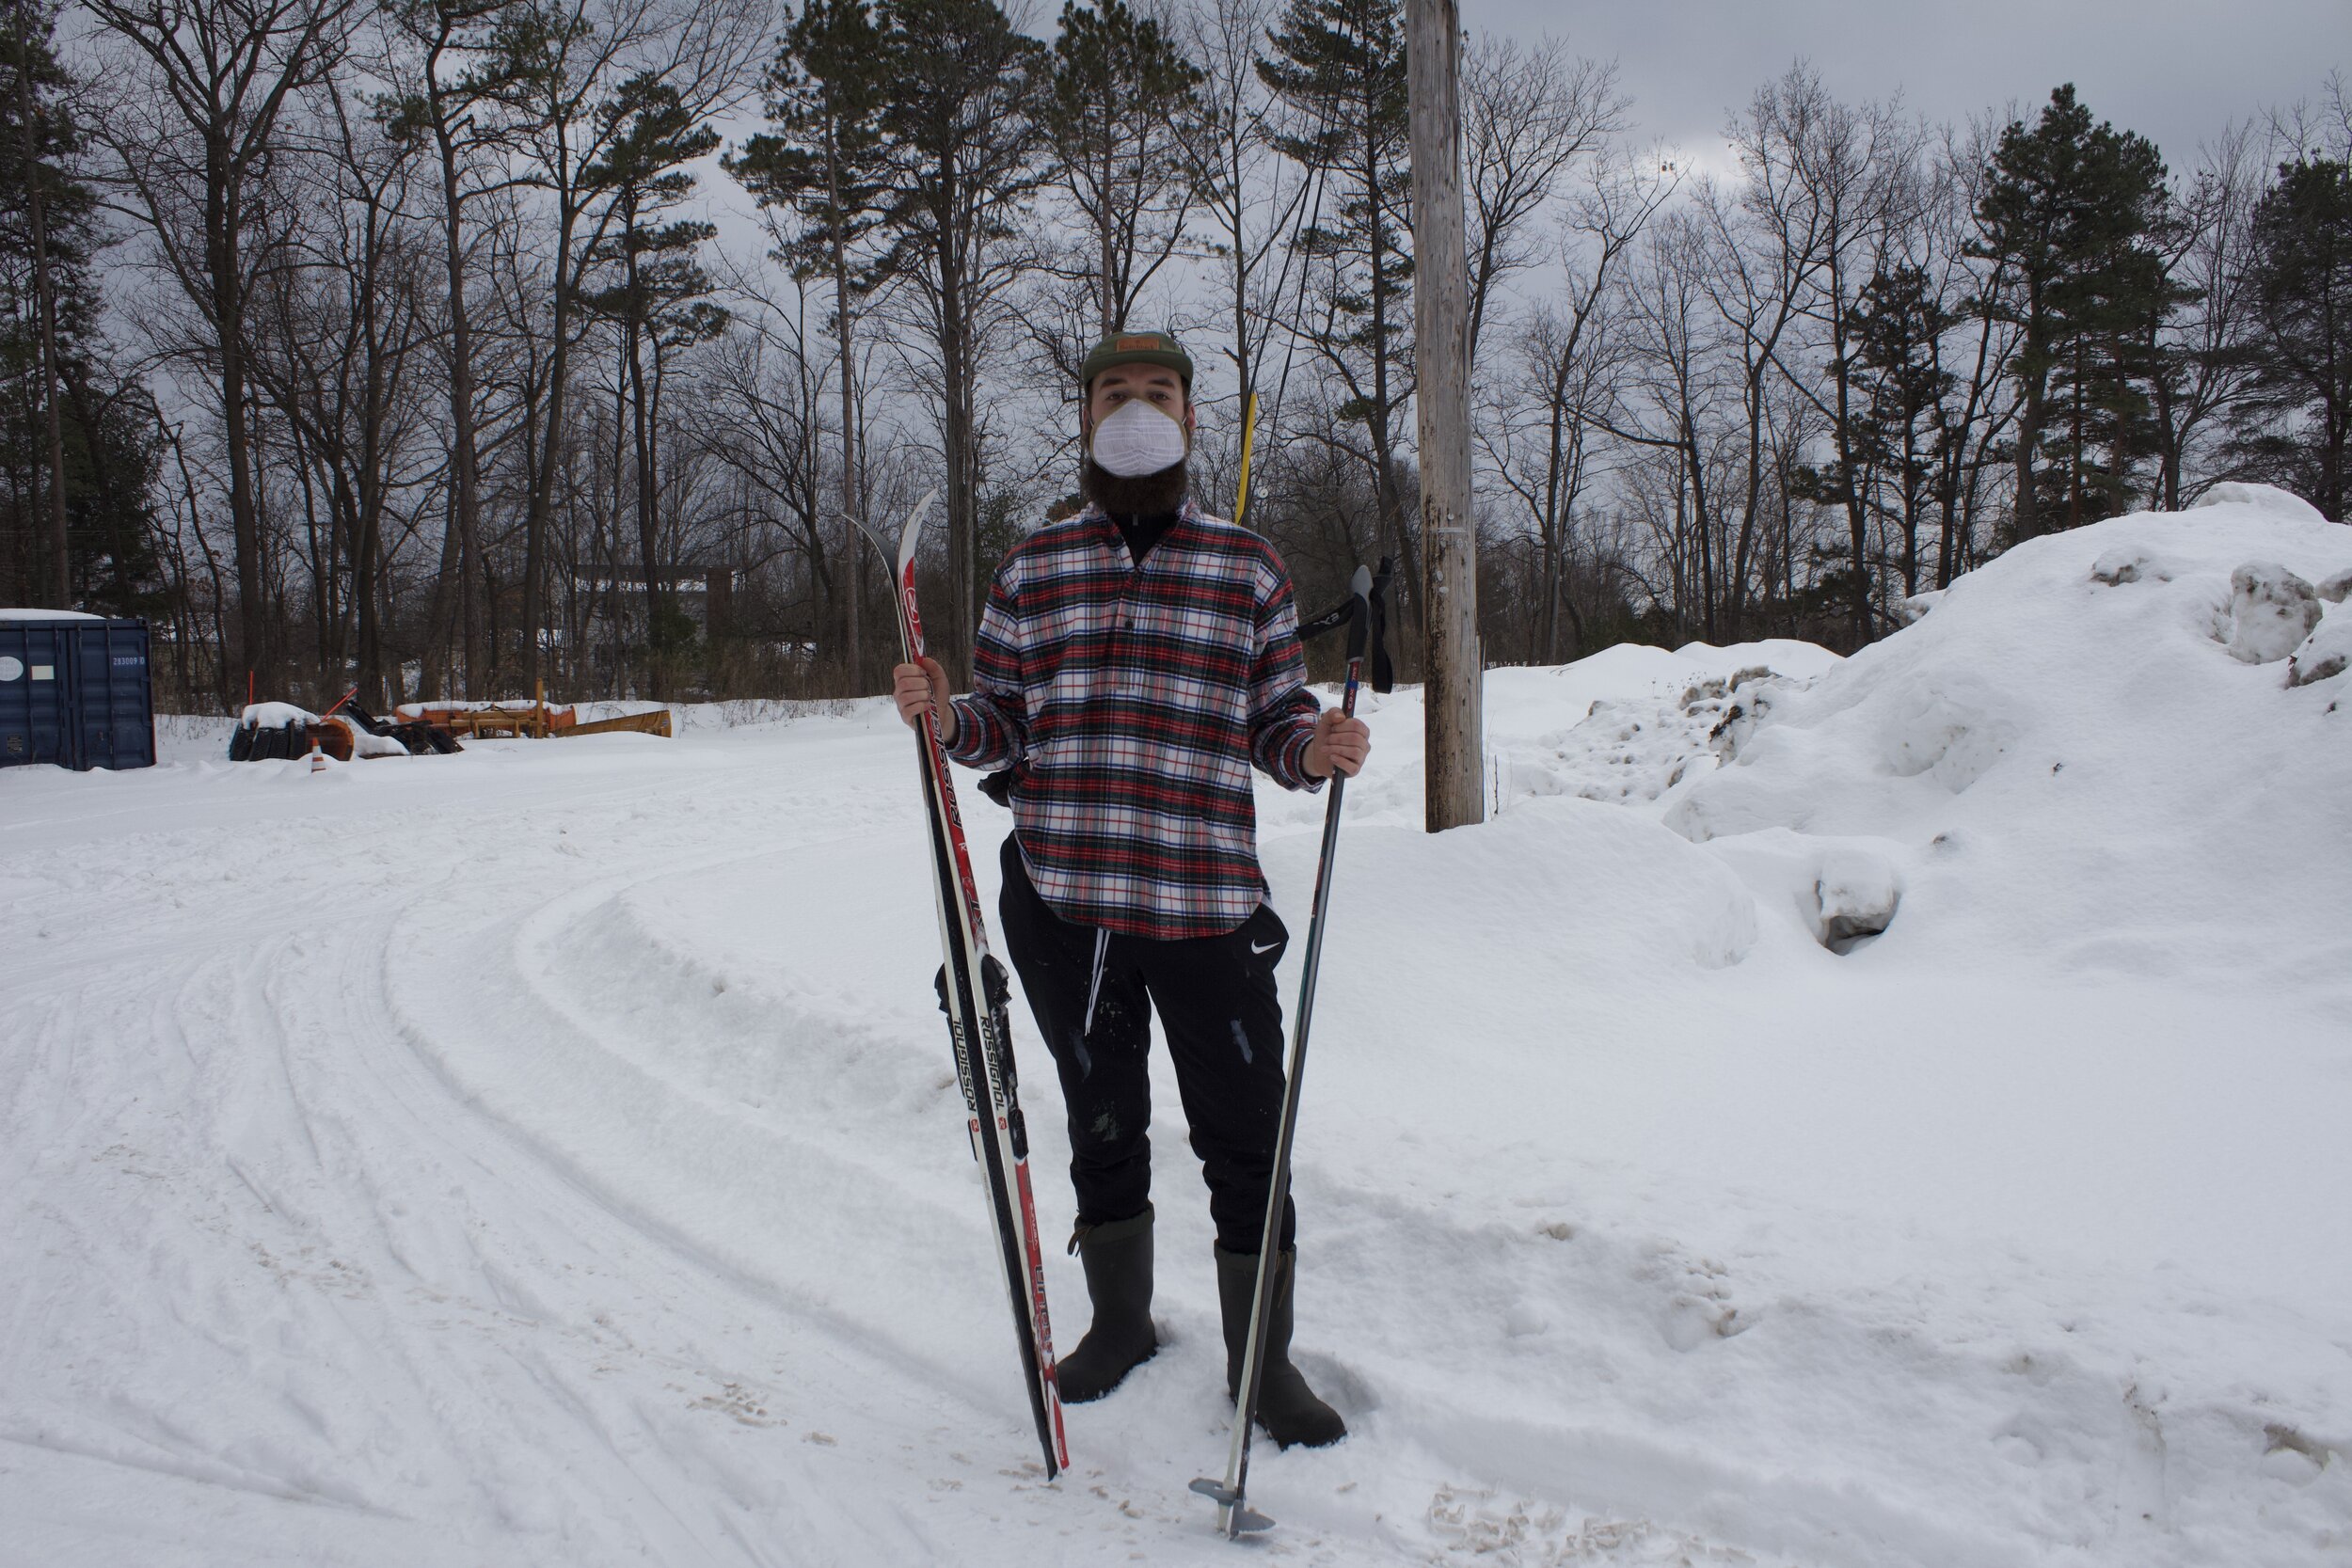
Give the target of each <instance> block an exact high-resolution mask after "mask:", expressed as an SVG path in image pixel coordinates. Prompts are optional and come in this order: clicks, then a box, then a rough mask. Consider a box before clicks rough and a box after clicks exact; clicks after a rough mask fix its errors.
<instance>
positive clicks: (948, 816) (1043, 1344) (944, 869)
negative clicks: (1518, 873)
mask: <svg viewBox="0 0 2352 1568" xmlns="http://www.w3.org/2000/svg"><path fill="white" fill-rule="evenodd" d="M938 494H939V492H938V491H936V490H934V491H932V492H931V493H930V495H928V496H925V497H924V498H923V499H921V500H919V501H917V502H915V504H914V511H912V512H910V513H908V514H907V520H906V526H905V528H904V529H902V530H901V531H899V535H898V539H896V540H895V541H894V540H891V539H888V538H886V537H884V536H883V535H882V533H881V532H880V531H876V530H874V529H872V528H870V527H867V525H866V524H865V523H864V522H863V521H860V522H859V525H858V526H859V528H860V530H861V531H864V532H865V534H866V537H867V538H868V539H870V540H871V541H873V545H874V547H875V548H876V549H878V550H880V551H881V552H882V559H883V560H884V561H886V562H890V564H891V568H892V574H891V582H892V587H893V588H894V589H895V591H896V592H895V595H894V596H895V597H896V599H897V601H898V647H899V650H900V651H901V652H902V653H903V654H904V655H905V657H906V660H907V662H908V663H910V664H917V663H920V662H921V661H922V658H923V619H922V617H921V616H920V615H919V614H917V613H916V611H915V606H914V551H915V546H916V545H917V544H918V543H919V542H920V541H921V539H922V533H923V517H924V515H925V514H926V513H928V512H929V511H930V505H931V501H932V499H933V498H934V497H936V496H937V495H938ZM915 734H916V736H917V740H918V746H917V749H918V751H919V752H920V753H921V760H922V770H923V808H924V811H925V813H926V814H927V815H928V816H929V817H930V842H931V873H932V879H933V883H934V887H933V891H934V892H935V893H936V894H937V895H938V897H937V902H938V906H939V943H940V948H941V951H942V952H943V954H944V955H945V957H946V962H944V963H943V964H941V966H940V970H939V974H938V976H937V978H936V979H935V980H934V981H933V984H934V985H935V986H936V988H937V989H938V991H939V1007H940V1011H942V1012H944V1013H946V1015H947V1034H948V1037H949V1039H950V1041H951V1042H952V1044H953V1045H954V1048H955V1056H956V1081H957V1082H958V1083H959V1084H960V1085H962V1088H963V1104H964V1109H965V1111H966V1112H967V1113H968V1115H969V1125H970V1130H971V1134H972V1157H973V1158H974V1159H976V1160H977V1161H978V1162H979V1163H980V1166H981V1168H982V1169H983V1170H984V1171H985V1172H986V1173H987V1176H988V1218H989V1226H990V1228H991V1230H992V1231H993V1235H994V1237H995V1242H996V1252H997V1257H998V1259H999V1261H1000V1263H1001V1264H1002V1266H1003V1269H1004V1275H1005V1287H1006V1290H1007V1291H1008V1293H1009V1295H1010V1296H1011V1298H1012V1318H1013V1329H1014V1332H1015V1334H1016V1335H1017V1336H1018V1338H1019V1339H1020V1343H1021V1368H1022V1371H1023V1373H1024V1374H1025V1377H1026V1380H1027V1382H1028V1387H1029V1414H1030V1416H1031V1417H1032V1418H1035V1420H1036V1422H1037V1440H1038V1446H1039V1447H1040V1448H1041V1449H1043V1450H1044V1454H1045V1478H1046V1479H1047V1480H1048V1481H1051V1480H1052V1479H1053V1478H1054V1477H1056V1476H1057V1475H1059V1474H1060V1473H1061V1472H1062V1470H1063V1469H1064V1468H1066V1467H1067V1466H1068V1465H1069V1464H1070V1448H1069V1444H1068V1441H1067V1439H1066V1438H1065V1437H1064V1435H1063V1433H1062V1418H1061V1386H1060V1385H1059V1384H1058V1383H1057V1382H1056V1381H1055V1375H1054V1333H1053V1328H1052V1325H1051V1324H1050V1323H1048V1321H1047V1319H1046V1315H1045V1258H1044V1251H1043V1249H1042V1248H1041V1246H1040V1245H1039V1243H1038V1233H1037V1204H1036V1202H1035V1201H1034V1200H1033V1199H1032V1197H1031V1196H1030V1192H1029V1132H1028V1127H1027V1124H1026V1123H1025V1122H1024V1121H1023V1120H1022V1117H1021V1100H1020V1095H1019V1092H1018V1085H1017V1084H1016V1082H1015V1079H1014V1075H1013V1065H1012V1030H1011V1027H1010V1022H1009V1017H1008V1013H1007V1004H1008V1002H1009V997H1010V988H1009V986H1008V985H1007V983H1006V979H1005V966H1004V965H1002V964H1000V963H998V962H997V961H996V958H995V955H993V954H992V953H991V952H990V951H989V950H988V923H987V922H986V921H985V920H983V919H982V918H981V915H980V895H979V890H978V888H977V886H975V884H974V882H973V880H972V855H971V851H970V849H969V848H968V847H966V846H965V844H964V838H963V816H962V813H961V812H960V811H958V810H957V808H956V786H955V784H954V782H953V781H952V780H951V779H950V778H949V776H948V773H947V752H946V746H945V744H944V743H943V742H942V741H941V739H940V736H939V716H938V714H937V712H936V711H933V712H931V713H930V714H929V715H927V716H926V718H925V721H924V722H923V723H922V724H921V725H920V726H919V727H918V728H917V729H916V731H915Z"/></svg>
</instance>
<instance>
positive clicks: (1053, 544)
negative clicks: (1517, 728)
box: [896, 332, 1372, 1448]
mask: <svg viewBox="0 0 2352 1568" xmlns="http://www.w3.org/2000/svg"><path fill="white" fill-rule="evenodd" d="M1079 385H1080V390H1081V402H1082V408H1081V413H1080V420H1079V435H1080V436H1081V438H1082V440H1083V442H1084V445H1085V449H1086V455H1085V458H1084V466H1083V469H1082V478H1081V490H1082V493H1083V494H1084V496H1085V498H1086V500H1087V503H1088V504H1087V506H1086V508H1085V510H1084V511H1082V512H1080V513H1078V514H1077V515H1075V516H1073V517H1070V518H1067V519H1065V520H1064V521H1061V522H1057V523H1048V524H1046V525H1045V526H1044V527H1042V528H1041V529H1039V530H1038V531H1036V532H1034V533H1032V534H1030V535H1029V536H1028V537H1026V538H1025V539H1024V540H1022V541H1021V543H1020V544H1018V545H1016V546H1014V547H1013V549H1012V551H1011V552H1010V553H1009V555H1007V556H1006V558H1005V562H1004V564H1003V565H1002V566H1001V567H999V568H998V570H997V573H996V577H995V580H994V581H993V584H992V585H991V587H990V589H989V596H988V608H987V610H986V611H985V612H984V613H983V615H982V617H981V621H980V628H979V636H978V641H977V648H976V649H975V651H974V656H973V689H972V691H971V692H970V693H969V694H967V695H964V696H961V697H953V698H950V697H949V695H948V688H947V680H946V673H945V672H944V671H943V670H942V669H941V668H940V666H939V664H938V662H937V661H936V660H925V661H924V662H923V663H922V664H921V665H914V664H902V665H900V666H899V667H898V671H897V676H896V683H897V695H898V707H899V711H900V712H901V714H903V715H904V717H905V718H906V720H907V721H908V722H909V723H910V724H912V723H916V722H919V721H920V720H921V718H922V714H923V710H924V709H925V708H926V707H927V706H935V707H936V709H937V712H938V715H939V725H940V732H941V734H942V735H943V736H945V737H946V742H947V754H948V755H949V756H950V757H952V758H954V759H955V760H956V761H958V762H960V763H963V764H965V765H966V766H968V767H973V768H1006V767H1009V768H1010V769H1011V797H1010V798H1011V804H1012V810H1013V832H1012V833H1011V835H1010V836H1009V837H1008V838H1007V839H1006V840H1005V847H1004V873H1005V882H1004V898H1003V903H1002V906H1001V918H1002V929H1003V932H1004V937H1005V945H1006V947H1007V949H1008V951H1009V953H1010V955H1011V958H1012V962H1013V968H1014V969H1015V970H1016V971H1017V972H1018V973H1019V974H1020V976H1021V984H1022V989H1023V990H1025V992H1026V993H1027V995H1028V998H1029V1006H1030V1009H1031V1010H1032V1011H1033V1012H1034V1013H1035V1014H1036V1016H1037V1023H1038V1029H1039V1032H1040V1033H1041V1034H1042V1035H1043V1036H1044V1037H1045V1043H1046V1046H1047V1049H1049V1050H1050V1051H1051V1052H1052V1053H1053V1056H1054V1065H1055V1067H1056V1068H1057V1069H1058V1070H1059V1073H1060V1077H1061V1085H1062V1094H1063V1098H1064V1100H1065V1101H1067V1103H1068V1106H1069V1113H1070V1149H1071V1161H1070V1179H1071V1182H1072V1185H1073V1187H1074V1188H1075V1189H1076V1192H1077V1227H1076V1232H1075V1234H1074V1235H1073V1237H1072V1238H1071V1247H1072V1250H1073V1251H1074V1252H1076V1253H1077V1254H1078V1257H1079V1259H1080V1260H1081V1262H1082V1263H1083V1264H1084V1265H1085V1268H1086V1279H1087V1291H1088V1294H1089V1296H1090V1297H1091V1298H1092V1303H1093V1307H1094V1322H1093V1325H1092V1326H1091V1328H1089V1331H1088V1333H1087V1336H1086V1338H1084V1339H1083V1340H1081V1341H1080V1342H1079V1344H1078V1347H1077V1349H1075V1350H1073V1351H1072V1352H1071V1353H1070V1354H1068V1355H1066V1356H1064V1357H1063V1358H1062V1360H1061V1364H1060V1371H1059V1378H1060V1384H1061V1395H1062V1398H1063V1399H1064V1400H1065V1401H1068V1402H1073V1403H1077V1402H1085V1401H1088V1400H1095V1399H1100V1398H1102V1397H1103V1396H1104V1394H1107V1393H1109V1392H1110V1391H1111V1390H1112V1389H1113V1388H1114V1387H1116V1386H1118V1385H1119V1383H1120V1379H1122V1378H1124V1377H1125V1376H1126V1375H1127V1373H1128V1372H1129V1371H1131V1370H1134V1369H1135V1368H1136V1367H1137V1366H1139V1365H1141V1364H1142V1363H1143V1362H1144V1361H1146V1360H1149V1359H1150V1358H1151V1356H1152V1353H1153V1352H1154V1351H1156V1350H1157V1349H1158V1348H1159V1337H1158V1335H1157V1333H1156V1332H1155V1330H1154V1329H1153V1328H1152V1315H1151V1307H1152V1200H1151V1181H1152V1147H1151V1138H1150V1127H1151V1118H1152V1087H1151V1074H1150V1070H1149V1053H1150V1050H1151V1042H1152V1033H1151V1020H1152V1014H1153V1013H1157V1014H1158V1015H1159V1020H1160V1026H1161V1028H1162V1030H1163V1031H1164V1032H1165V1033H1166V1035H1167V1037H1168V1054H1169V1057H1170V1060H1171V1061H1172V1062H1173V1064H1174V1066H1175V1069H1176V1084H1177V1088H1178V1090H1179V1092H1180V1094H1181V1096H1182V1098H1183V1101H1184V1117H1185V1119H1186V1121H1188V1122H1189V1123H1190V1125H1191V1130H1192V1148H1193V1152H1194V1153H1195V1154H1197V1155H1198V1156H1199V1157H1200V1164H1201V1175H1202V1177H1203V1179H1204V1180H1206V1182H1207V1184H1208V1188H1209V1213H1210V1217H1211V1218H1212V1220H1213V1221H1214V1222H1215V1224H1216V1280H1217V1299H1218V1303H1219V1305H1220V1307H1221V1308H1222V1311H1223V1315H1224V1325H1225V1349H1226V1370H1225V1381H1226V1391H1227V1394H1228V1396H1229V1397H1230V1396H1231V1395H1232V1393H1233V1392H1234V1391H1235V1388H1236V1386H1237V1385H1238V1384H1239V1382H1240V1379H1241V1358H1242V1350H1243V1341H1244V1339H1245V1338H1246V1337H1247V1335H1248V1328H1249V1315H1250V1308H1251V1305H1252V1300H1253V1297H1254V1294H1255V1291H1256V1289H1257V1269H1258V1255H1259V1249H1260V1243H1261V1241H1262V1238H1263V1227H1264V1225H1265V1219H1266V1198H1267V1192H1268V1188H1269V1186H1270V1184H1271V1181H1272V1177H1273V1165H1274V1148H1275V1141H1276V1135H1277V1132H1278V1130H1279V1120H1280V1117H1281V1108H1282V1088H1283V1083H1282V1059H1283V1037H1282V1006H1281V1002H1280V1000H1279V996H1278V995H1277V993H1276V990H1275V978H1274V976H1275V966H1276V965H1277V964H1278V963H1279V962H1280V960H1281V957H1282V950H1283V947H1284V945H1285V944H1286V943H1287V942H1288V940H1289V933H1288V932H1287V931H1286V930H1285V929H1284V927H1283V925H1282V922H1281V920H1280V918H1279V917H1278V916H1277V915H1276V914H1275V912H1274V910H1273V908H1272V906H1271V905H1269V904H1268V903H1267V902H1266V882H1265V877H1264V874H1263V872H1262V871H1261V870H1260V869H1259V866H1258V852H1257V813H1256V807H1255V803H1254V801H1253V800H1252V797H1251V794H1250V768H1251V766H1252V765H1253V764H1254V765H1255V766H1256V767H1257V768H1260V769H1261V770H1263V772H1264V773H1266V774H1267V775H1268V776H1269V777H1271V778H1272V779H1274V780H1275V781H1276V782H1277V783H1278V784H1282V785H1283V786H1284V787H1286V788H1290V789H1316V788H1319V787H1321V785H1322V784H1323V782H1324V781H1325V780H1327V779H1328V778H1329V777H1330V776H1331V774H1333V773H1334V772H1338V773H1341V774H1344V775H1347V776H1350V777H1353V776H1354V775H1355V773H1356V772H1357V770H1358V769H1359V768H1361V767H1362V766H1363V762H1364V758H1365V757H1366V755H1367V754H1369V752H1370V750H1371V744H1372V740H1371V733H1370V731H1369V730H1368V729H1366V727H1365V725H1364V724H1363V722H1362V721H1360V720H1357V719H1352V718H1348V717H1345V716H1343V715H1342V714H1341V713H1340V712H1339V711H1338V710H1337V709H1332V710H1329V711H1323V710H1322V708H1321V705H1320V704H1318V703H1317V702H1316V700H1315V697H1314V694H1313V693H1312V692H1311V691H1309V690H1308V689H1307V687H1306V659H1305V656H1304V654H1303V653H1302V651H1301V649H1300V647H1299V641H1298V616H1297V611H1296V609H1295V606H1294V605H1293V603H1292V597H1291V581H1290V574H1289V572H1288V571H1287V570H1286V569H1285V568H1284V566H1283V564H1282V561H1281V558H1280V557H1279V556H1278V555H1277V554H1276V553H1275V552H1274V548H1273V546H1270V545H1268V544H1267V543H1266V542H1265V540H1263V539H1262V538H1260V537H1259V536H1258V535H1256V534H1254V533H1250V532H1248V531H1246V530H1244V529H1241V528H1238V527H1235V526H1234V525H1233V524H1232V523H1228V522H1225V521H1223V520H1221V519H1219V518H1216V517H1212V516H1210V515H1208V514H1207V513H1205V512H1203V511H1202V510H1201V509H1200V507H1199V506H1198V505H1196V504H1195V503H1194V501H1193V499H1191V496H1190V494H1189V478H1188V474H1187V463H1188V460H1189V457H1190V454H1191V450H1192V437H1193V431H1194V426H1195V412H1194V408H1193V403H1192V360H1191V357H1190V356H1187V355H1186V354H1185V352H1184V348H1183V346H1182V345H1181V344H1179V343H1178V342H1177V341H1176V340H1175V339H1174V338H1172V337H1170V336H1168V334H1166V333H1162V332H1140V333H1117V334H1114V335H1112V336H1111V337H1108V338H1105V339H1104V341H1102V342H1100V343H1098V344H1097V345H1095V348H1094V350H1093V352H1092V353H1090V354H1089V355H1088V356H1087V357H1086V361H1085V364H1084V365H1083V367H1082V368H1081V370H1080V372H1079ZM1296 1233H1297V1218H1296V1209H1295V1205H1289V1204H1286V1205H1285V1207H1284V1212H1283V1213H1282V1217H1281V1230H1280V1236H1279V1246H1280V1253H1279V1259H1278V1261H1277V1273H1276V1287H1275V1295H1274V1307H1273V1312H1272V1314H1271V1315H1270V1317H1269V1318H1268V1320H1267V1323H1266V1334H1265V1342H1264V1352H1263V1360H1264V1363H1265V1375H1264V1382H1263V1387H1262V1389H1261V1392H1260V1397H1259V1404H1258V1418H1259V1420H1260V1421H1261V1423H1262V1424H1263V1426H1264V1427H1265V1429H1266V1432H1267V1433H1268V1434H1269V1435H1271V1436H1272V1437H1273V1438H1274V1439H1275V1440H1276V1441H1277V1442H1278V1443H1279V1444H1281V1445H1282V1446H1283V1447H1285V1448H1287V1447H1290V1446H1291V1445H1293V1444H1304V1445H1309V1446H1313V1447H1320V1446H1323V1445H1325V1444H1328V1443H1335V1442H1337V1441H1339V1439H1340V1438H1342V1437H1343V1436H1344V1435H1346V1431H1347V1429H1346V1426H1345V1424H1344V1423H1343V1421H1342V1420H1341V1418H1340V1416H1339V1413H1338V1412H1337V1411H1335V1410H1333V1409H1332V1408H1331V1407H1330V1406H1329V1405H1328V1404H1326V1403H1325V1402H1323V1401H1322V1400H1320V1399H1318V1398H1316V1397H1315V1394H1314V1391H1313V1389H1311V1387H1309V1386H1308V1384H1307V1380H1306V1378H1305V1377H1304V1376H1303V1375H1302V1374H1301V1373H1300V1372H1299V1370H1298V1369H1297V1368H1296V1367H1295V1366H1293V1365H1292V1364H1291V1360H1290V1354H1289V1350H1290V1337H1291V1317H1292V1295H1293V1288H1294V1285H1295V1278H1296Z"/></svg>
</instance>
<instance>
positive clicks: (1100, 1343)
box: [1054, 1207, 1160, 1404]
mask: <svg viewBox="0 0 2352 1568" xmlns="http://www.w3.org/2000/svg"><path fill="white" fill-rule="evenodd" d="M1070 1249H1071V1250H1072V1251H1073V1252H1075V1253H1076V1254H1077V1255H1078V1261H1079V1262H1080V1263H1082V1264H1084V1265H1085V1266H1086V1271H1087V1294H1088V1295H1089V1297H1091V1298H1092V1300H1093V1302H1094V1323H1093V1325H1092V1326H1091V1327H1089V1329H1088V1330H1087V1333H1086V1338H1083V1339H1081V1340H1079V1341H1078V1348H1077V1349H1075V1350H1073V1351H1072V1352H1071V1353H1070V1354H1068V1355H1065V1356H1063V1357H1062V1358H1061V1361H1060V1364H1059V1365H1058V1366H1057V1368H1056V1370H1055V1373H1054V1376H1055V1380H1056V1381H1057V1383H1059V1384H1060V1386H1061V1397H1062V1402H1063V1403H1065V1404H1084V1403H1086V1402H1088V1401H1089V1400H1099V1399H1101V1398H1102V1397H1103V1396H1104V1394H1107V1393H1109V1392H1110V1391H1111V1390H1112V1389H1114V1388H1116V1387H1118V1386H1119V1385H1120V1380H1121V1379H1122V1378H1124V1377H1125V1376H1126V1375H1127V1374H1128V1373H1129V1372H1132V1371H1134V1370H1136V1368H1137V1367H1140V1366H1142V1365H1143V1364H1144V1363H1145V1362H1146V1361H1149V1360H1151V1359H1152V1353H1153V1352H1155V1351H1157V1350H1158V1349H1159V1348H1160V1337H1159V1335H1158V1334H1156V1333H1154V1332H1153V1331H1152V1211H1151V1209H1150V1208H1149V1207H1146V1208H1145V1210H1144V1211H1143V1212H1142V1213H1140V1214H1137V1215H1136V1217H1135V1218H1133V1219H1127V1220H1113V1221H1112V1222H1111V1223H1110V1224H1108V1225H1081V1226H1080V1227H1078V1228H1077V1231H1076V1233H1075V1234H1074V1235H1073V1236H1072V1237H1071V1238H1070Z"/></svg>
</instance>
